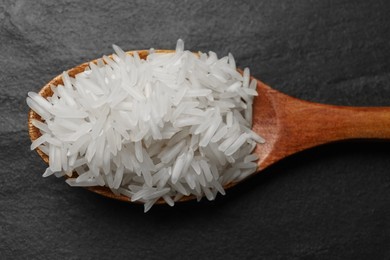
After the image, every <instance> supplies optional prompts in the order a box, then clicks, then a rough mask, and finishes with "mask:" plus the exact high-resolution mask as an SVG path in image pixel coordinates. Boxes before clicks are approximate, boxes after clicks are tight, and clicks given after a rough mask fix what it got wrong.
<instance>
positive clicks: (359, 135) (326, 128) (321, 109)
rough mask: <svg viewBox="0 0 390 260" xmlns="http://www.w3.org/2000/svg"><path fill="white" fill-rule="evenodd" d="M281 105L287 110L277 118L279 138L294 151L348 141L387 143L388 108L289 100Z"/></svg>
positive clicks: (389, 130)
mask: <svg viewBox="0 0 390 260" xmlns="http://www.w3.org/2000/svg"><path fill="white" fill-rule="evenodd" d="M283 103H284V105H285V107H286V108H288V109H284V110H283V114H282V115H279V116H280V117H281V118H282V120H283V127H281V128H280V131H283V133H279V136H281V137H282V138H286V139H288V140H289V141H288V143H289V146H292V148H293V150H294V151H295V152H296V151H299V150H303V149H306V148H310V147H314V146H317V145H321V144H325V143H329V142H334V141H341V140H348V139H389V140H390V107H348V106H332V105H324V104H318V103H312V102H307V101H303V100H299V99H295V98H291V97H288V98H286V99H284V100H283ZM291 140H295V141H291ZM280 141H283V140H280ZM285 141H286V140H285Z"/></svg>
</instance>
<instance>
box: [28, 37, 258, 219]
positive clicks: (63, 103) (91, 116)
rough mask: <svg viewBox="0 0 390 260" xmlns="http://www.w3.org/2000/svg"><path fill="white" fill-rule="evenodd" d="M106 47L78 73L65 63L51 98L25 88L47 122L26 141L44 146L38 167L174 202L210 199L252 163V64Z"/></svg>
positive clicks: (149, 200)
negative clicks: (45, 161)
mask: <svg viewBox="0 0 390 260" xmlns="http://www.w3.org/2000/svg"><path fill="white" fill-rule="evenodd" d="M114 50H115V52H116V54H113V55H112V58H109V57H107V56H104V57H103V58H102V59H100V60H99V61H98V62H97V64H95V63H90V64H89V67H88V68H87V69H86V70H85V71H84V72H82V73H80V74H78V75H77V76H76V77H75V78H71V77H69V76H68V75H67V73H66V72H64V73H63V75H62V78H63V82H64V84H63V85H59V86H56V87H55V86H52V90H53V93H54V94H53V96H52V97H49V98H47V100H46V99H45V98H43V97H41V96H40V95H38V94H37V93H34V92H29V93H28V96H29V97H27V104H28V105H29V106H30V108H31V109H32V110H34V111H35V112H36V113H37V114H39V115H40V116H41V118H42V120H43V122H41V121H38V120H33V122H32V123H33V125H34V126H35V127H37V128H38V129H39V130H40V132H41V134H42V136H40V137H39V138H38V139H36V140H35V141H34V142H33V143H32V144H31V149H35V148H37V147H39V148H40V149H41V150H42V151H43V152H44V153H46V154H47V155H48V156H49V167H48V168H47V170H46V171H45V173H44V174H43V176H44V177H46V176H50V175H52V174H54V175H55V176H57V177H61V176H64V175H68V176H69V177H71V176H72V172H76V173H77V175H78V177H77V178H67V179H66V182H67V183H68V184H69V185H71V186H83V187H85V186H96V185H100V186H107V187H109V188H110V189H111V190H112V192H113V193H115V194H123V195H125V196H128V197H129V198H130V199H131V201H141V202H144V203H145V205H144V206H145V208H144V209H145V212H146V211H148V210H149V209H150V208H151V207H152V205H153V204H154V203H155V202H156V201H157V200H159V199H163V200H165V202H166V203H167V204H169V205H171V206H173V205H174V202H175V201H177V200H179V199H180V198H181V197H183V196H188V195H195V196H196V197H197V198H198V200H200V199H201V198H202V197H203V196H205V197H207V199H209V200H213V199H214V198H215V197H216V195H217V193H218V192H219V193H221V194H225V191H224V189H223V186H224V185H226V184H229V183H231V182H235V181H239V180H241V179H243V178H245V177H247V176H248V175H250V174H251V173H253V172H254V171H256V167H257V163H256V160H257V159H258V157H257V156H256V155H255V154H251V152H252V151H253V149H254V148H255V146H256V143H257V142H258V143H263V142H264V140H263V139H262V138H261V137H260V136H258V135H257V134H256V133H254V132H253V131H252V130H251V126H252V101H253V96H256V95H257V92H256V85H257V82H256V81H255V80H252V81H251V80H250V76H249V69H247V68H246V69H245V70H244V72H243V74H240V73H239V72H237V69H236V64H235V61H234V58H233V56H232V55H231V54H229V55H228V56H226V57H223V58H221V59H218V57H217V55H216V54H215V53H214V52H209V53H208V54H206V53H198V54H194V53H192V52H190V51H185V50H184V43H183V41H182V40H179V41H178V42H177V46H176V51H175V52H172V53H156V52H154V50H153V49H151V50H150V52H149V55H148V56H147V59H146V60H142V59H140V58H139V56H138V54H137V53H134V55H133V56H131V55H129V54H126V53H125V52H124V51H123V50H122V49H120V48H119V47H117V46H115V45H114Z"/></svg>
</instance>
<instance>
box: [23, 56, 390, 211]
mask: <svg viewBox="0 0 390 260" xmlns="http://www.w3.org/2000/svg"><path fill="white" fill-rule="evenodd" d="M134 52H135V51H129V52H127V53H128V54H130V55H132V54H133V53H134ZM137 52H138V54H139V56H140V58H141V59H145V58H146V57H147V55H148V53H149V51H148V50H141V51H137ZM155 52H157V53H171V52H174V50H156V51H155ZM92 62H95V63H96V62H97V60H93V61H92ZM89 63H90V62H87V63H83V64H81V65H78V66H76V67H74V68H72V69H70V70H68V71H67V72H68V74H69V76H70V77H74V76H75V75H77V74H78V73H81V72H83V71H84V70H85V68H86V67H88V65H89ZM59 84H63V81H62V76H61V75H59V76H57V77H55V78H53V79H52V80H51V81H50V82H48V83H47V84H46V85H45V86H44V87H43V88H42V89H41V90H40V91H39V95H41V96H42V97H45V98H47V97H49V96H51V95H52V94H53V92H52V90H51V87H50V86H51V85H54V86H57V85H59ZM257 91H258V93H259V95H258V96H257V97H255V98H254V103H253V126H252V130H253V131H255V132H256V133H258V134H259V135H260V136H262V137H263V138H264V139H265V140H266V142H265V143H264V144H257V146H256V148H255V150H254V153H256V154H257V155H258V156H259V158H260V159H259V160H258V162H257V164H258V167H257V171H256V172H255V173H253V174H252V175H255V174H257V173H259V172H260V171H261V170H263V169H265V168H267V167H268V166H270V165H272V164H274V163H276V162H278V161H279V160H281V159H283V158H285V157H287V156H289V155H292V154H294V153H298V152H300V151H302V150H305V149H308V148H311V147H315V146H318V145H322V144H325V143H330V142H336V141H342V140H348V139H384V140H388V139H390V107H347V106H332V105H325V104H319V103H313V102H308V101H304V100H300V99H297V98H294V97H290V96H288V95H285V94H283V93H281V92H279V91H277V90H274V89H272V88H271V87H269V86H267V85H266V84H264V83H262V82H261V81H259V80H257ZM33 119H36V120H40V121H42V119H41V117H40V116H39V115H38V114H37V113H35V112H34V111H32V110H30V111H29V114H28V130H29V135H30V139H31V141H34V140H36V139H37V138H39V137H40V136H41V133H40V131H39V129H38V128H36V127H35V126H34V125H33V124H32V120H33ZM36 151H37V152H38V154H39V156H40V157H41V158H42V159H43V160H44V161H45V162H46V163H49V157H48V156H47V155H46V154H45V153H43V152H42V151H41V150H40V149H39V148H36ZM252 175H251V176H252ZM238 183H239V182H232V183H229V184H227V185H225V186H224V189H229V188H231V187H233V186H235V185H236V184H238ZM85 188H86V189H88V190H90V191H92V192H95V193H97V194H100V195H103V196H105V197H109V198H112V199H116V200H121V201H125V202H130V198H128V197H126V196H123V195H116V194H114V193H112V191H111V190H110V189H109V188H107V187H100V186H94V187H85ZM192 199H195V196H185V197H182V198H181V199H180V201H188V200H192ZM164 203H165V201H164V200H162V199H160V200H159V201H157V202H156V204H164Z"/></svg>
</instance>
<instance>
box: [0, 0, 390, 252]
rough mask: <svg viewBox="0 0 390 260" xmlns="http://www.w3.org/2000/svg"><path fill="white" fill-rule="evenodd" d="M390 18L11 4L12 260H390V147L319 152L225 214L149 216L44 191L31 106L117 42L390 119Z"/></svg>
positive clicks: (0, 210)
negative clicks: (207, 61) (174, 52)
mask: <svg viewBox="0 0 390 260" xmlns="http://www.w3.org/2000/svg"><path fill="white" fill-rule="evenodd" d="M60 2H61V3H60ZM389 14H390V2H389V1H367V0H357V1H349V0H339V1H326V0H318V1H308V0H307V1H305V0H299V1H292V0H291V1H282V0H273V1H255V0H253V1H184V0H180V1H179V0H178V1H157V0H156V1H150V0H146V1H145V0H139V1H96V0H84V1H50V2H49V1H28V0H24V1H23V0H15V1H4V0H0V87H1V94H0V97H1V98H0V126H1V127H0V128H1V129H0V130H1V132H0V173H1V174H0V253H1V256H0V258H1V259H33V258H35V259H108V258H113V257H116V258H118V259H390V171H389V168H390V156H389V155H390V152H389V149H390V144H389V143H388V142H379V141H364V142H346V143H338V144H331V145H325V146H322V147H318V148H315V149H311V150H308V151H305V152H302V153H300V154H297V155H294V156H291V157H289V158H287V159H286V160H284V161H281V162H280V163H278V164H276V165H274V166H273V167H271V168H269V169H267V170H265V171H264V172H263V173H262V174H259V175H257V176H256V177H254V178H251V179H250V180H248V181H246V182H245V183H243V184H241V185H239V186H238V187H236V188H234V189H232V190H229V191H228V194H227V195H226V196H225V197H223V196H218V198H217V200H216V201H214V202H207V201H203V202H201V203H195V202H191V203H185V204H180V205H176V206H175V207H173V208H170V207H167V206H160V207H157V206H156V207H154V208H152V210H151V211H150V212H148V213H147V214H144V213H143V208H142V206H138V205H132V204H126V203H121V202H117V201H113V200H109V199H106V198H103V197H100V196H98V195H96V194H93V193H90V192H88V191H86V190H84V189H77V188H70V187H69V186H68V185H67V184H65V183H64V180H63V179H57V178H55V177H50V178H46V179H44V178H42V177H41V174H42V173H43V171H44V169H45V167H46V165H45V164H44V163H43V162H42V160H41V159H40V158H39V157H38V155H37V154H36V153H35V152H31V151H30V150H29V145H30V140H29V137H28V134H27V111H28V109H27V105H26V104H25V97H26V95H27V92H28V91H38V90H39V89H40V88H41V87H42V86H43V85H44V84H45V83H46V82H48V81H49V80H50V79H51V78H53V77H54V76H56V75H57V74H59V73H61V72H62V71H63V70H67V69H69V68H71V67H74V66H75V65H77V64H79V63H82V62H85V61H88V60H91V59H94V58H97V57H100V56H102V55H103V54H110V53H112V48H111V44H112V43H115V44H117V45H119V46H121V47H122V48H123V49H125V50H134V49H145V48H149V47H154V48H157V49H158V48H160V49H172V48H174V46H175V43H176V40H177V39H178V38H179V37H180V38H182V39H184V41H185V43H186V48H187V49H190V50H202V51H208V50H213V51H216V52H217V53H218V54H219V55H220V56H222V55H226V54H227V53H228V52H232V53H233V54H234V56H235V58H236V60H237V62H238V65H239V66H240V67H246V66H248V67H250V68H251V72H252V74H253V75H254V76H255V77H257V78H259V79H261V80H262V81H264V82H266V83H267V84H269V85H271V86H272V87H274V88H275V89H278V90H280V91H282V92H284V93H287V94H289V95H292V96H294V97H298V98H301V99H306V100H310V101H316V102H322V103H328V104H338V105H353V106H390V15H389ZM304 127H305V126H302V131H304Z"/></svg>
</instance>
